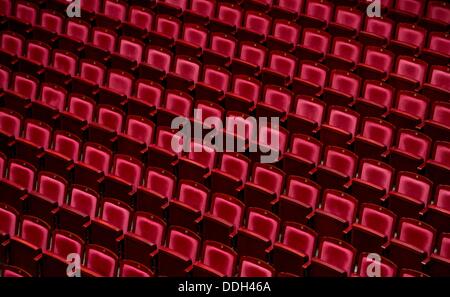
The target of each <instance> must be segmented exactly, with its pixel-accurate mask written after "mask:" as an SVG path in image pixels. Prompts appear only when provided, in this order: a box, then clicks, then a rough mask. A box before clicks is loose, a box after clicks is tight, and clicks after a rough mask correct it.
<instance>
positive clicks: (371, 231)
mask: <svg viewBox="0 0 450 297" xmlns="http://www.w3.org/2000/svg"><path fill="white" fill-rule="evenodd" d="M396 224H397V216H396V215H395V214H394V213H393V212H392V211H390V210H388V209H386V208H384V207H381V206H378V205H375V204H371V203H363V204H362V205H361V211H360V214H359V222H358V223H353V224H352V226H351V227H350V228H348V229H347V230H346V234H347V235H349V236H350V238H351V239H350V242H351V244H352V245H353V246H354V247H355V248H357V249H358V252H360V253H361V252H368V253H375V252H376V253H381V252H382V246H383V245H384V244H385V243H387V242H388V241H389V240H391V238H393V236H394V231H395V228H396Z"/></svg>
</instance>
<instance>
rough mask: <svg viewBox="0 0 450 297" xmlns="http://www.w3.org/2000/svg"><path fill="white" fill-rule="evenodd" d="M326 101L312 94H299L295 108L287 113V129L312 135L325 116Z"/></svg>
mask: <svg viewBox="0 0 450 297" xmlns="http://www.w3.org/2000/svg"><path fill="white" fill-rule="evenodd" d="M325 111H326V103H325V102H323V101H321V100H319V99H317V98H315V97H312V96H307V95H299V96H297V102H296V104H295V110H294V111H293V112H291V113H289V114H288V117H287V129H288V130H289V132H291V133H302V134H308V135H311V136H314V135H315V134H316V133H317V131H318V130H319V129H318V128H319V127H320V126H321V125H322V122H323V120H324V117H325Z"/></svg>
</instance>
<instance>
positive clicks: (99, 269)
mask: <svg viewBox="0 0 450 297" xmlns="http://www.w3.org/2000/svg"><path fill="white" fill-rule="evenodd" d="M118 262H119V259H118V257H117V255H116V254H114V253H113V252H112V251H110V250H108V249H106V248H104V247H102V246H99V245H96V244H88V245H86V253H85V258H84V262H83V266H81V275H82V276H97V277H113V276H116V274H117V270H118V268H119V263H118Z"/></svg>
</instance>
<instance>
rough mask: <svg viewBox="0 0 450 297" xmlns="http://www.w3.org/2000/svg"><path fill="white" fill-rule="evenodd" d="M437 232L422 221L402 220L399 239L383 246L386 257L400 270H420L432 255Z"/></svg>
mask: <svg viewBox="0 0 450 297" xmlns="http://www.w3.org/2000/svg"><path fill="white" fill-rule="evenodd" d="M435 237H436V230H435V229H434V228H433V227H431V226H430V225H427V224H425V223H423V222H421V221H418V220H414V219H411V218H402V219H400V222H399V225H398V236H397V238H394V239H391V240H390V241H389V242H388V243H387V244H386V245H384V246H383V248H384V253H385V255H386V256H387V257H388V258H389V259H390V260H392V261H393V262H394V263H395V264H396V265H397V266H398V267H399V268H409V269H416V270H420V269H421V267H422V265H421V262H422V261H423V260H425V259H426V258H427V257H428V256H429V255H431V253H432V248H433V246H434V241H435Z"/></svg>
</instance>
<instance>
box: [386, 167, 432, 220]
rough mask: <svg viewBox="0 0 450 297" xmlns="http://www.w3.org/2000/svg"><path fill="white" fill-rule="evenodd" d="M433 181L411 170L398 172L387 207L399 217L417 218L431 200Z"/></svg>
mask: <svg viewBox="0 0 450 297" xmlns="http://www.w3.org/2000/svg"><path fill="white" fill-rule="evenodd" d="M432 188H433V183H432V182H431V181H430V180H429V179H427V178H425V177H424V176H421V175H418V174H415V173H412V172H404V171H403V172H399V173H398V174H397V183H396V188H395V191H391V192H390V193H389V197H388V198H387V199H388V205H389V209H391V210H392V211H393V212H395V213H396V214H397V215H398V216H399V217H410V218H419V213H420V211H422V210H423V209H424V208H425V207H426V206H427V205H428V204H429V203H430V200H431V193H432Z"/></svg>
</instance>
